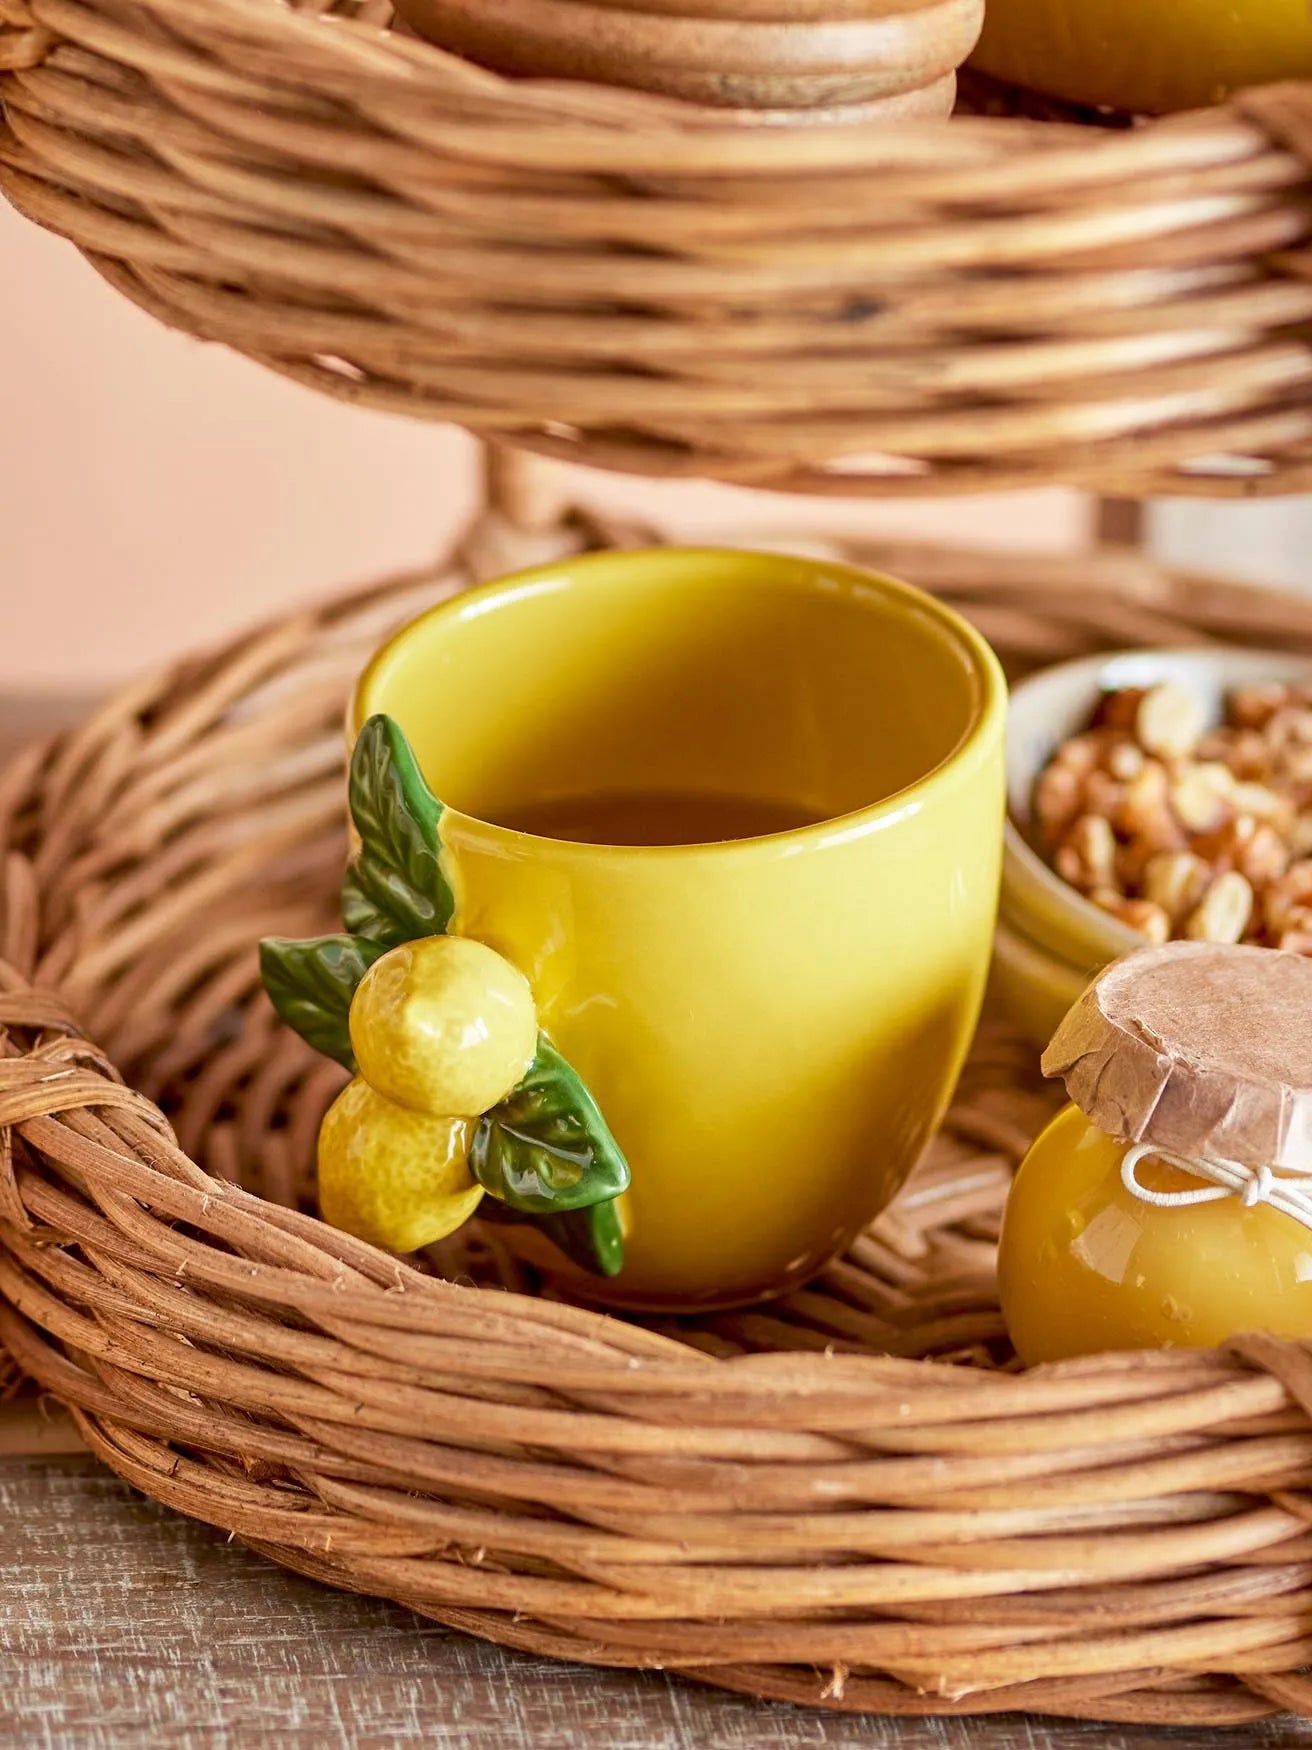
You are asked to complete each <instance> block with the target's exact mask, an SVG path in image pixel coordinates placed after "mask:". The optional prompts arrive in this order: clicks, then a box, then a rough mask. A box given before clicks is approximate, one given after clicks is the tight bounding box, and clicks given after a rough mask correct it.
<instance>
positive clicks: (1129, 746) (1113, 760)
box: [1106, 741, 1144, 784]
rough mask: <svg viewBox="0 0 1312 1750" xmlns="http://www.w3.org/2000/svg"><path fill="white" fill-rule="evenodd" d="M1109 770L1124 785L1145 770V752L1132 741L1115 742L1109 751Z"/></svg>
mask: <svg viewBox="0 0 1312 1750" xmlns="http://www.w3.org/2000/svg"><path fill="white" fill-rule="evenodd" d="M1106 763H1107V770H1108V772H1109V773H1110V774H1111V776H1112V777H1113V778H1116V779H1117V780H1118V781H1119V782H1120V783H1122V784H1128V783H1129V781H1130V779H1131V778H1137V777H1138V776H1139V773H1140V772H1141V771H1142V770H1143V765H1144V751H1143V749H1142V748H1141V747H1138V746H1136V744H1135V743H1134V742H1132V741H1118V742H1114V743H1113V744H1112V746H1111V747H1109V748H1108V750H1107V762H1106Z"/></svg>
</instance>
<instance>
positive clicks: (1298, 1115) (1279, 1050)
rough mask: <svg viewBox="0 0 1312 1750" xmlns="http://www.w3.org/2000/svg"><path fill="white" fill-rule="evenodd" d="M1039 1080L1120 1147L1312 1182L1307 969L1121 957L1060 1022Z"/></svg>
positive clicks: (1266, 962) (1149, 952) (1281, 961)
mask: <svg viewBox="0 0 1312 1750" xmlns="http://www.w3.org/2000/svg"><path fill="white" fill-rule="evenodd" d="M1043 1071H1044V1074H1045V1075H1049V1076H1060V1077H1062V1078H1063V1079H1064V1080H1065V1083H1066V1089H1067V1092H1068V1093H1069V1094H1070V1097H1071V1099H1072V1100H1073V1101H1074V1102H1075V1104H1076V1105H1077V1106H1078V1107H1079V1108H1080V1110H1081V1111H1082V1112H1083V1113H1084V1114H1085V1116H1086V1117H1087V1118H1089V1119H1090V1120H1091V1121H1092V1122H1093V1123H1094V1124H1096V1125H1097V1126H1098V1128H1099V1129H1100V1130H1105V1131H1107V1132H1108V1133H1109V1134H1110V1135H1112V1136H1117V1137H1120V1138H1121V1139H1122V1140H1124V1141H1126V1142H1143V1143H1149V1144H1151V1145H1152V1146H1153V1147H1155V1148H1160V1149H1162V1150H1163V1151H1165V1152H1168V1153H1171V1154H1179V1155H1185V1156H1188V1157H1190V1158H1193V1159H1200V1158H1210V1159H1220V1160H1230V1161H1238V1162H1240V1163H1241V1164H1242V1165H1244V1166H1247V1167H1254V1168H1256V1167H1262V1166H1268V1167H1274V1168H1277V1169H1284V1170H1285V1171H1288V1172H1308V1171H1312V960H1305V959H1303V958H1302V957H1301V956H1299V955H1296V954H1281V953H1277V952H1275V951H1274V950H1272V949H1270V948H1246V947H1217V946H1215V945H1213V944H1212V943H1209V942H1170V943H1168V944H1167V945H1166V946H1165V947H1163V948H1147V949H1144V950H1142V951H1141V952H1139V953H1135V954H1130V955H1128V956H1127V957H1126V958H1125V959H1124V960H1118V961H1117V962H1116V963H1115V965H1113V966H1109V967H1108V968H1107V970H1106V971H1105V972H1104V973H1103V974H1102V975H1101V976H1100V977H1099V978H1097V979H1096V980H1095V981H1094V983H1093V984H1091V985H1090V986H1089V988H1088V990H1087V991H1085V993H1084V995H1083V996H1082V997H1081V998H1080V1000H1079V1002H1078V1003H1076V1005H1075V1007H1074V1008H1073V1009H1072V1010H1071V1011H1070V1013H1069V1014H1068V1015H1067V1017H1066V1019H1065V1020H1064V1021H1063V1022H1062V1024H1061V1026H1060V1027H1059V1028H1058V1029H1057V1032H1056V1034H1055V1036H1054V1038H1053V1041H1052V1043H1051V1045H1049V1047H1048V1049H1047V1051H1046V1052H1045V1053H1044V1056H1043Z"/></svg>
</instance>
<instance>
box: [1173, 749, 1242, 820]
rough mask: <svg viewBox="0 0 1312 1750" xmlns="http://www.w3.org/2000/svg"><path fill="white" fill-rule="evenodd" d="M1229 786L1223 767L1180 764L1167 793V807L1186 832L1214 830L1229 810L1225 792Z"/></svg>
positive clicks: (1228, 778)
mask: <svg viewBox="0 0 1312 1750" xmlns="http://www.w3.org/2000/svg"><path fill="white" fill-rule="evenodd" d="M1217 773H1224V778H1223V779H1219V778H1218V777H1217ZM1233 788H1234V779H1233V778H1232V777H1231V775H1230V772H1229V769H1228V768H1227V767H1225V766H1216V765H1209V766H1183V767H1181V769H1180V772H1179V775H1178V776H1177V777H1176V778H1175V779H1174V780H1173V781H1172V783H1171V787H1170V790H1169V792H1168V794H1169V796H1170V802H1171V809H1172V811H1173V813H1174V815H1175V818H1176V819H1177V820H1178V821H1179V822H1180V825H1181V826H1182V827H1184V829H1185V831H1186V832H1191V833H1198V832H1215V831H1216V830H1217V828H1218V827H1219V826H1220V825H1221V823H1222V821H1223V820H1224V819H1225V818H1226V815H1227V814H1228V813H1229V812H1230V805H1229V802H1228V800H1227V794H1226V793H1227V791H1229V790H1233Z"/></svg>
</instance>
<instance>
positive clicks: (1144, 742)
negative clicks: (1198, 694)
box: [1134, 681, 1206, 760]
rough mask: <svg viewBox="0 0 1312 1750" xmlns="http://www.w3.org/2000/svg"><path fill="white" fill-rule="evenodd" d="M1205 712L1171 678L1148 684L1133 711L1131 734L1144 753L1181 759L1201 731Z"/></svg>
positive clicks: (1189, 749)
mask: <svg viewBox="0 0 1312 1750" xmlns="http://www.w3.org/2000/svg"><path fill="white" fill-rule="evenodd" d="M1205 721H1206V713H1205V712H1204V710H1203V707H1202V705H1201V703H1200V702H1199V701H1198V700H1197V699H1196V698H1195V697H1194V696H1193V694H1192V693H1187V692H1186V691H1185V690H1184V688H1183V687H1180V686H1177V685H1176V684H1175V682H1174V681H1167V682H1165V683H1164V684H1163V685H1162V686H1160V687H1150V688H1149V690H1148V691H1147V692H1146V693H1145V694H1144V696H1143V698H1142V699H1141V700H1140V701H1139V708H1138V710H1137V711H1136V712H1135V718H1134V733H1135V736H1136V737H1137V739H1138V742H1139V746H1140V747H1141V748H1143V749H1144V751H1145V752H1146V753H1155V754H1157V755H1158V756H1159V757H1160V758H1162V759H1168V760H1178V759H1183V758H1184V756H1185V755H1186V754H1187V753H1189V752H1190V751H1191V750H1192V748H1193V746H1194V744H1195V742H1196V741H1197V740H1198V738H1199V736H1200V735H1201V734H1202V732H1203V727H1204V724H1205Z"/></svg>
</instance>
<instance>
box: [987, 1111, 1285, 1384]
mask: <svg viewBox="0 0 1312 1750" xmlns="http://www.w3.org/2000/svg"><path fill="white" fill-rule="evenodd" d="M1124 1154H1125V1144H1124V1143H1122V1142H1117V1141H1115V1140H1114V1139H1113V1138H1112V1137H1110V1136H1107V1135H1105V1134H1104V1132H1102V1131H1101V1130H1097V1129H1095V1128H1094V1126H1093V1125H1091V1124H1090V1123H1089V1120H1088V1119H1087V1118H1086V1117H1085V1116H1084V1114H1083V1113H1082V1112H1081V1111H1079V1109H1078V1108H1077V1107H1075V1106H1068V1107H1066V1108H1065V1110H1064V1111H1062V1112H1061V1113H1059V1114H1058V1116H1057V1117H1056V1118H1055V1119H1054V1120H1053V1121H1052V1123H1051V1124H1050V1125H1049V1126H1048V1128H1047V1129H1046V1130H1045V1131H1044V1132H1043V1134H1042V1135H1041V1136H1040V1137H1039V1139H1038V1141H1037V1142H1036V1143H1035V1144H1034V1147H1033V1148H1032V1149H1031V1150H1030V1152H1029V1154H1028V1155H1026V1157H1025V1160H1024V1161H1023V1162H1022V1164H1021V1168H1020V1171H1019V1172H1018V1173H1017V1175H1016V1181H1015V1183H1014V1185H1013V1186H1012V1190H1011V1196H1010V1198H1009V1199H1008V1202H1007V1211H1006V1216H1005V1219H1004V1222H1003V1228H1002V1245H1001V1248H1000V1251H999V1257H998V1285H999V1289H1000V1292H1001V1296H1002V1310H1003V1314H1004V1315H1005V1317H1006V1321H1007V1329H1008V1330H1009V1331H1010V1333H1011V1339H1012V1342H1013V1343H1014V1344H1015V1347H1016V1352H1017V1354H1018V1355H1019V1356H1020V1358H1021V1360H1022V1361H1024V1362H1025V1363H1026V1365H1027V1366H1034V1365H1036V1364H1037V1363H1038V1362H1041V1361H1059V1360H1062V1359H1064V1358H1065V1357H1067V1356H1072V1355H1093V1354H1098V1353H1100V1352H1102V1351H1103V1350H1108V1349H1157V1348H1168V1347H1186V1348H1211V1347H1213V1346H1215V1345H1216V1344H1218V1343H1223V1342H1225V1340H1226V1339H1227V1338H1228V1337H1233V1336H1235V1335H1237V1334H1238V1333H1240V1332H1243V1331H1273V1332H1275V1333H1276V1334H1277V1335H1279V1336H1284V1337H1312V1230H1309V1229H1308V1228H1305V1227H1303V1226H1301V1225H1300V1224H1299V1223H1298V1222H1296V1221H1294V1220H1292V1219H1291V1218H1290V1217H1289V1216H1288V1215H1285V1214H1282V1213H1281V1212H1280V1211H1278V1210H1274V1209H1270V1208H1266V1207H1262V1206H1258V1207H1257V1208H1254V1209H1246V1208H1245V1207H1244V1205H1243V1203H1242V1202H1241V1201H1240V1199H1239V1198H1238V1197H1227V1198H1225V1199H1223V1200H1220V1201H1217V1202H1214V1203H1205V1204H1198V1205H1194V1206H1192V1207H1190V1208H1185V1209H1179V1208H1176V1209H1158V1208H1154V1207H1153V1206H1152V1205H1151V1204H1147V1203H1144V1202H1142V1201H1140V1199H1138V1198H1137V1197H1135V1196H1134V1194H1133V1193H1132V1192H1130V1191H1127V1190H1126V1188H1125V1186H1124V1185H1123V1184H1122V1182H1121V1160H1122V1158H1123V1156H1124ZM1138 1171H1139V1178H1140V1180H1141V1182H1142V1183H1143V1184H1145V1185H1146V1186H1148V1187H1149V1189H1151V1190H1154V1191H1177V1190H1187V1189H1197V1188H1198V1181H1197V1180H1195V1179H1192V1178H1190V1177H1188V1176H1187V1175H1186V1174H1184V1173H1182V1172H1180V1171H1179V1170H1178V1169H1177V1168H1174V1167H1168V1166H1166V1165H1165V1164H1164V1163H1162V1162H1158V1161H1145V1162H1143V1163H1142V1164H1141V1165H1140V1167H1139V1169H1138Z"/></svg>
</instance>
